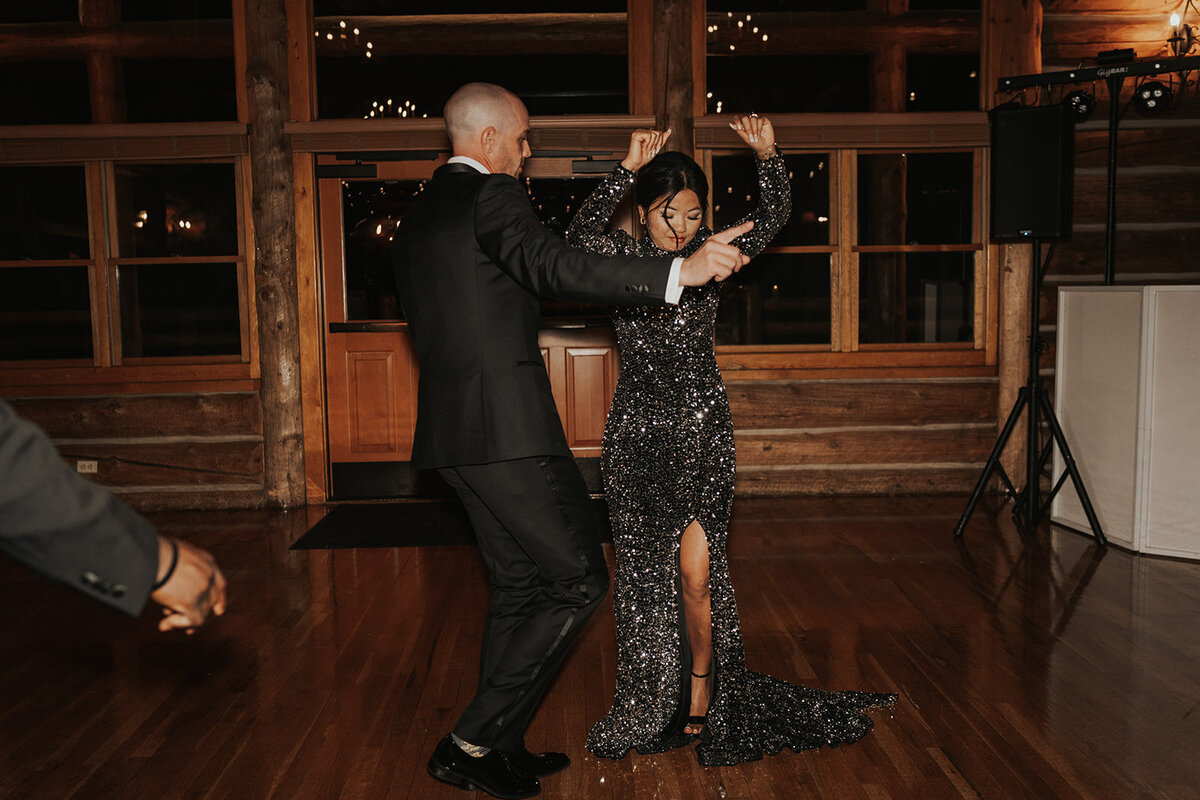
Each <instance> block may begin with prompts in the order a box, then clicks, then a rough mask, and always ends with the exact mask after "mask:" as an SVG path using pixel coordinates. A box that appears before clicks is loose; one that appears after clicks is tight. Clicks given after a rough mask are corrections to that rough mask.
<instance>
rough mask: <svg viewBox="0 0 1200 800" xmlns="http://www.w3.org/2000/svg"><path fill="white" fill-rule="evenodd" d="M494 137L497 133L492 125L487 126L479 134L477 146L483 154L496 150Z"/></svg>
mask: <svg viewBox="0 0 1200 800" xmlns="http://www.w3.org/2000/svg"><path fill="white" fill-rule="evenodd" d="M496 135H497V131H496V128H495V126H493V125H489V126H487V127H486V128H484V129H483V132H482V133H480V134H479V145H480V147H482V148H483V152H485V153H491V152H492V151H493V150H495V149H496Z"/></svg>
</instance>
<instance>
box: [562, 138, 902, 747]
mask: <svg viewBox="0 0 1200 800" xmlns="http://www.w3.org/2000/svg"><path fill="white" fill-rule="evenodd" d="M756 162H757V168H758V183H759V204H758V207H757V208H756V209H755V211H754V212H753V214H752V215H750V216H752V217H753V219H754V220H755V227H754V229H753V230H752V231H751V232H750V233H748V234H746V235H745V236H743V237H742V238H741V239H740V240H737V241H736V243H737V244H738V245H739V246H740V247H741V248H742V250H743V252H745V253H747V254H748V255H755V254H757V253H758V252H760V251H761V250H762V249H763V248H764V247H766V245H767V244H768V243H769V242H770V240H771V239H772V238H773V237H774V236H775V234H776V233H778V231H779V230H780V228H782V227H783V225H784V223H785V222H786V221H787V217H788V214H789V212H790V208H791V202H790V190H789V186H788V180H787V168H786V166H785V163H784V160H783V157H782V156H778V155H776V156H774V157H773V158H769V159H763V160H756ZM633 181H634V175H633V173H631V172H630V171H628V170H626V169H624V168H623V167H620V166H618V167H617V169H616V170H614V171H613V173H611V174H610V175H609V176H608V177H607V178H606V179H605V180H604V181H603V182H602V183H601V185H600V186H599V187H597V188H596V190H595V191H594V192H593V193H592V195H591V196H590V197H589V198H588V200H587V201H586V202H585V203H584V204H583V206H582V207H581V208H580V210H579V212H578V214H577V215H576V217H575V219H574V220H573V221H572V223H571V226H570V228H569V229H568V232H567V239H568V241H569V242H571V243H572V244H575V245H576V246H581V247H584V248H586V249H589V250H593V251H595V252H603V253H624V254H639V255H650V254H654V255H682V256H685V257H686V256H689V255H691V254H692V253H694V252H695V251H696V250H697V249H698V248H699V247H700V245H701V244H702V243H703V242H704V240H705V239H707V238H708V236H709V235H711V231H710V230H709V229H708V228H705V227H701V228H700V230H699V231H698V232H697V234H696V237H695V238H694V239H693V240H692V241H691V242H689V243H688V244H687V245H686V246H685V247H684V249H683V250H682V251H680V252H679V253H674V254H666V253H664V251H662V250H660V249H658V248H657V247H656V246H655V245H654V243H653V242H652V241H651V239H650V237H649V236H643V237H642V238H640V239H634V238H633V237H631V236H629V235H628V234H626V233H625V232H623V231H617V232H615V233H606V232H605V227H606V225H607V223H608V220H609V218H610V217H611V215H612V212H613V210H614V209H615V208H616V206H617V204H618V203H619V202H620V200H621V198H622V196H623V195H624V194H625V193H626V192H627V191H628V190H629V188H630V187H631V186H632V185H633ZM720 291H721V284H720V283H716V282H713V283H709V284H707V285H705V286H701V287H689V288H685V289H684V291H683V296H682V297H681V299H680V302H679V304H678V305H676V306H657V307H640V306H632V307H629V308H621V309H614V310H613V312H612V321H613V326H614V328H615V330H616V335H617V345H618V348H619V351H620V363H621V373H620V378H619V379H618V381H617V388H616V392H615V395H614V397H613V403H612V406H611V408H610V409H609V414H608V420H607V424H606V425H605V429H604V439H603V443H602V449H601V471H602V475H603V478H604V490H605V497H606V500H607V503H608V508H609V514H610V517H611V520H612V529H613V552H614V557H615V562H616V574H615V576H614V580H613V607H614V613H615V616H616V625H617V680H616V689H615V692H614V697H613V705H612V708H611V710H610V711H609V713H608V714H607V715H606V716H605V717H604V718H602V719H601V720H600V721H599V722H597V723H596V724H595V725H594V726H593V728H592V729H591V732H590V733H589V734H588V738H587V747H588V749H589V750H591V752H592V753H594V754H596V755H598V756H602V757H607V758H622V757H624V756H625V754H626V753H628V752H629V750H630V749H637V750H638V751H639V752H642V753H655V752H663V751H664V750H666V749H668V748H669V747H671V746H673V745H675V744H677V743H678V742H679V737H678V735H677V734H678V731H679V730H680V728H681V722H682V719H683V717H685V716H686V704H684V703H682V702H681V699H682V698H683V697H685V696H686V693H685V689H686V688H687V685H688V684H687V682H686V676H687V675H688V674H689V672H690V667H691V665H690V650H689V648H688V646H687V635H686V628H685V626H684V624H683V613H682V605H681V604H682V595H681V588H680V569H679V551H680V541H681V538H682V536H683V532H684V530H685V529H686V528H687V527H688V525H689V524H690V523H691V522H692V521H693V520H697V521H699V523H700V525H701V527H703V528H704V531H705V535H706V538H707V541H708V550H709V592H710V602H711V615H712V642H713V656H714V659H715V665H716V679H715V685H714V689H715V691H714V694H713V697H712V700H711V702H710V705H709V711H708V722H707V727H708V731H709V734H710V735H709V736H707V737H705V738H706V741H703V742H702V743H701V744H700V746H699V747H698V748H697V755H698V758H699V760H700V762H701V763H702V764H706V765H720V764H736V763H739V762H742V761H751V760H755V759H758V758H761V757H762V755H763V753H777V752H779V750H780V749H781V748H783V747H790V748H792V749H794V750H801V749H809V748H813V747H820V746H822V745H826V744H837V743H840V742H848V741H853V740H855V739H857V738H859V737H860V736H862V735H863V734H864V733H866V731H868V730H869V729H870V727H871V720H870V718H869V717H867V716H866V715H865V714H863V713H862V711H861V709H863V708H865V707H867V706H871V705H876V704H880V703H886V702H888V701H889V700H890V699H891V698H890V696H888V695H872V694H863V693H850V692H842V693H837V692H835V693H829V692H823V691H820V690H816V689H808V688H804V687H800V686H794V685H792V684H789V683H786V682H784V681H780V680H777V679H775V678H772V677H769V676H766V675H761V674H759V673H755V672H751V671H749V670H747V669H746V659H745V651H744V648H743V644H742V635H741V629H740V624H739V620H738V613H737V605H736V603H735V600H734V595H733V586H732V584H731V582H730V579H729V564H728V561H727V559H726V555H725V544H726V536H727V530H728V525H729V515H730V509H731V506H732V502H733V485H734V471H735V458H734V441H733V423H732V420H731V417H730V412H729V402H728V399H727V397H726V394H725V386H724V384H723V383H722V381H721V374H720V370H719V369H718V368H717V362H716V356H715V354H714V351H713V328H714V324H715V322H716V315H717V303H718V299H719V296H720Z"/></svg>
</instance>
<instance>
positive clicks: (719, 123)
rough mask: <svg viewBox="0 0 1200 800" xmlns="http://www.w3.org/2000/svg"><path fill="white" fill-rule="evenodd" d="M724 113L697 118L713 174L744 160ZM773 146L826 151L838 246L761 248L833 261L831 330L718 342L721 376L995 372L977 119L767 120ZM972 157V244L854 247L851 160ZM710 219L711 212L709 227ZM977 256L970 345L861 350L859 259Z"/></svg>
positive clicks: (983, 156) (994, 271)
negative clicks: (718, 161) (722, 161)
mask: <svg viewBox="0 0 1200 800" xmlns="http://www.w3.org/2000/svg"><path fill="white" fill-rule="evenodd" d="M728 119H729V115H728V114H721V115H716V114H710V115H707V116H705V117H701V118H697V120H696V148H697V160H698V161H700V163H701V165H702V166H703V167H704V169H705V170H706V172H707V174H708V175H709V177H710V178H711V176H712V158H713V157H714V156H724V155H735V154H739V153H746V152H747V151H746V148H745V146H744V145H743V144H742V143H741V141H740V140H738V139H737V138H736V135H735V134H733V133H732V132H731V131H729V129H728V127H727V123H728ZM771 119H772V122H773V124H774V127H775V132H776V140H777V142H778V143H779V147H780V150H781V151H782V152H784V153H785V154H793V153H828V154H829V165H830V180H831V181H833V184H832V185H831V187H830V196H831V202H830V223H831V231H832V234H833V236H832V237H831V238H834V241H835V242H836V244H834V245H832V246H831V247H829V248H822V247H821V246H805V247H780V248H771V247H769V248H767V250H766V251H765V252H768V253H770V252H791V251H797V252H802V251H808V252H825V251H828V250H830V249H832V250H833V251H834V252H833V253H832V254H831V256H830V269H831V275H830V291H831V297H830V302H831V328H832V329H831V331H830V344H829V345H828V346H826V345H802V344H795V345H778V344H776V345H731V344H725V345H717V346H716V353H717V361H718V364H719V365H720V367H721V369H722V371H723V372H724V373H725V376H726V378H727V379H735V380H739V379H741V380H748V379H769V378H780V379H783V378H795V377H809V378H812V377H855V376H860V375H861V376H878V377H887V376H889V375H892V374H895V375H905V376H908V375H918V374H919V375H922V376H930V377H933V376H964V377H966V376H976V375H979V376H983V375H991V374H993V373H994V370H995V365H996V356H997V338H998V302H997V292H998V288H999V272H998V266H997V248H996V247H995V246H993V245H990V244H989V243H988V227H987V225H988V220H987V215H986V213H985V209H986V202H985V198H986V197H987V194H986V192H987V190H988V186H987V164H988V158H989V144H990V138H989V134H988V122H987V115H986V114H985V113H982V112H934V113H928V114H926V113H913V112H902V113H892V114H888V113H875V112H862V113H852V114H851V113H837V114H772V115H771ZM918 151H919V152H923V153H931V152H962V151H971V152H973V153H974V154H975V156H974V159H973V164H974V173H975V179H974V184H973V190H972V197H973V208H972V216H973V222H972V238H973V240H974V241H973V242H972V243H971V244H969V245H896V246H892V245H882V246H875V245H859V244H858V155H859V154H860V153H867V152H869V153H888V152H910V153H911V152H918ZM711 215H712V212H711V210H710V211H709V221H710V224H711V219H712V216H711ZM946 249H953V250H955V251H961V250H968V251H974V252H975V272H974V284H975V285H974V299H973V315H974V335H973V341H971V342H908V343H878V344H860V343H859V341H858V322H859V308H858V306H859V258H860V255H861V254H864V253H872V252H905V251H908V252H923V251H925V252H929V251H940V250H946Z"/></svg>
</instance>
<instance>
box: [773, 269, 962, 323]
mask: <svg viewBox="0 0 1200 800" xmlns="http://www.w3.org/2000/svg"><path fill="white" fill-rule="evenodd" d="M751 263H753V262H751ZM974 265H975V254H974V253H863V254H861V255H860V256H859V271H858V274H859V277H858V290H859V298H858V302H859V305H858V314H859V319H858V340H859V341H860V342H862V343H864V344H869V343H882V342H969V341H971V340H972V339H973V338H974V331H973V320H974V307H973V298H974V294H975V288H974V283H975V281H974Z"/></svg>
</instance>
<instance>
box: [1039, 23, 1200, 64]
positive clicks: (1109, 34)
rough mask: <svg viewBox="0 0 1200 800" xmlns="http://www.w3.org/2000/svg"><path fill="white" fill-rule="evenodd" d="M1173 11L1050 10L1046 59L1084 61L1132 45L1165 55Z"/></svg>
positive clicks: (1044, 50)
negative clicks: (1068, 11)
mask: <svg viewBox="0 0 1200 800" xmlns="http://www.w3.org/2000/svg"><path fill="white" fill-rule="evenodd" d="M1179 10H1182V9H1179ZM1169 14H1170V12H1163V13H1162V14H1161V15H1158V14H1154V15H1143V14H1129V13H1124V14H1118V13H1113V12H1110V13H1068V14H1051V13H1047V14H1046V15H1045V17H1044V24H1043V29H1042V58H1043V60H1044V61H1046V63H1050V64H1059V63H1064V62H1080V61H1084V60H1086V59H1089V58H1095V57H1096V54H1097V53H1099V52H1102V51H1104V50H1113V49H1118V48H1120V49H1124V48H1132V49H1133V50H1135V51H1136V52H1137V54H1138V55H1139V56H1141V57H1143V58H1147V57H1150V56H1154V55H1158V54H1161V53H1163V52H1164V50H1165V46H1166V41H1167V37H1169V36H1170V35H1171V26H1170V24H1169V22H1168V21H1167V17H1168V16H1169Z"/></svg>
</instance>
